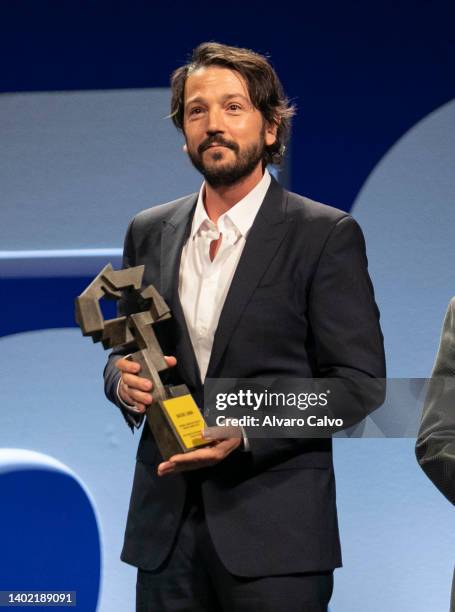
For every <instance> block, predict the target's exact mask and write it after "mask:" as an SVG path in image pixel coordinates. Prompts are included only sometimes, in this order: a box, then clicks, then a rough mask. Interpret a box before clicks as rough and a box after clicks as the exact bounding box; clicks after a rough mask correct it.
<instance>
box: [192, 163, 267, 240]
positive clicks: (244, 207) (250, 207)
mask: <svg viewBox="0 0 455 612" xmlns="http://www.w3.org/2000/svg"><path fill="white" fill-rule="evenodd" d="M271 180H272V179H271V177H270V173H269V171H268V170H267V169H265V171H264V175H263V177H262V178H261V180H260V181H259V183H258V184H257V185H256V186H255V187H254V188H253V189H252V190H251V191H250V192H249V193H247V194H246V196H245V197H244V198H242V199H241V200H240V201H239V202H237V204H234V206H233V207H232V208H230V209H229V210H228V211H227V212H225V213H224V214H222V215H221V216H220V217H219V219H218V228H220V229H221V228H223V226H224V225H225V223H226V222H227V223H228V225H232V224H233V225H235V227H236V228H237V230H238V231H239V233H240V235H242V236H246V234H247V233H248V231H249V229H250V228H251V226H252V225H253V221H254V219H255V217H256V215H257V213H258V211H259V208H260V207H261V204H262V202H263V200H264V197H265V194H266V193H267V190H268V188H269V186H270V183H271ZM204 188H205V182H204V183H202V186H201V188H200V190H199V195H198V199H197V204H196V210H195V211H194V216H193V222H192V225H191V238H194V237H195V235H196V234H197V233H198V231H199V230H200V229H201V226H203V225H204V224H206V225H207V227H213V226H214V224H213V221H211V220H210V218H209V216H208V215H207V212H206V210H205V206H204V191H205V189H204ZM229 222H230V223H229Z"/></svg>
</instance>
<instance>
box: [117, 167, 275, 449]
mask: <svg viewBox="0 0 455 612" xmlns="http://www.w3.org/2000/svg"><path fill="white" fill-rule="evenodd" d="M270 182H271V177H270V174H269V172H268V171H267V170H265V172H264V175H263V177H262V179H261V180H260V181H259V183H258V184H257V185H256V186H255V187H254V188H253V189H252V190H251V191H250V192H249V193H248V194H247V195H246V196H245V197H244V198H242V200H240V201H239V202H237V204H235V205H234V206H233V207H232V208H230V209H229V210H228V211H227V212H226V213H224V214H223V215H221V216H220V217H219V218H218V222H217V224H215V223H213V221H211V219H210V218H209V217H208V215H207V212H206V210H205V207H204V201H203V199H204V193H205V183H203V184H202V186H201V189H200V190H199V196H198V200H197V203H196V210H195V212H194V216H193V221H192V224H191V231H190V235H189V238H188V240H187V242H186V243H185V245H184V247H183V250H182V256H181V259H180V270H179V298H180V302H181V304H182V309H183V313H184V316H185V322H186V325H187V328H188V332H189V336H190V339H191V343H192V345H193V349H194V354H195V357H196V361H197V364H198V366H199V372H200V375H201V381H202V382H204V380H205V376H206V374H207V368H208V365H209V361H210V355H211V352H212V346H213V339H214V337H215V331H216V328H217V326H218V320H219V318H220V314H221V310H222V308H223V305H224V301H225V299H226V295H227V293H228V291H229V287H230V286H231V282H232V278H233V276H234V274H235V271H236V269H237V264H238V262H239V260H240V256H241V255H242V251H243V248H244V246H245V242H246V238H247V236H248V232H249V231H250V229H251V226H252V225H253V221H254V219H255V217H256V215H257V213H258V211H259V208H260V207H261V204H262V202H263V200H264V197H265V194H266V193H267V190H268V188H269V186H270ZM220 235H221V244H220V246H219V248H218V251H217V253H216V255H215V257H214V259H213V261H211V260H210V254H209V250H210V243H211V242H212V240H218V238H219V237H220ZM119 384H120V380H119ZM117 395H118V388H117ZM119 399H120V401H121V402H122V404H123V405H124V406H125V408H127V409H128V411H129V412H130V414H131V417H132V419H131V422H132V423H133V424H134V425H135V427H140V425H141V423H142V419H143V418H144V415H143V414H141V415H139V414H138V412H137V411H136V409H135V408H134V406H130V405H128V404H125V402H123V400H122V399H121V398H120V396H119ZM245 443H246V440H245Z"/></svg>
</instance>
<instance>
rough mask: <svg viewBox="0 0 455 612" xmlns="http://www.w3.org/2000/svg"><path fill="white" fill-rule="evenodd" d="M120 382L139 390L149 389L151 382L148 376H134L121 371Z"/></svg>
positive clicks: (151, 386) (151, 385)
mask: <svg viewBox="0 0 455 612" xmlns="http://www.w3.org/2000/svg"><path fill="white" fill-rule="evenodd" d="M122 384H124V385H127V386H128V388H130V389H139V390H140V391H151V390H152V388H153V384H152V383H151V381H150V380H149V379H148V378H142V376H136V375H135V374H125V373H122Z"/></svg>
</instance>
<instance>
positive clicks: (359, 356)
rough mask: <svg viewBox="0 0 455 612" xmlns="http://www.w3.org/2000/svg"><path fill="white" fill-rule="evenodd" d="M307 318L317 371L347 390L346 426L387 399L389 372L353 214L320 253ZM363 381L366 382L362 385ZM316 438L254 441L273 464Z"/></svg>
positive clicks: (341, 401)
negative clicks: (273, 458)
mask: <svg viewBox="0 0 455 612" xmlns="http://www.w3.org/2000/svg"><path fill="white" fill-rule="evenodd" d="M308 320H309V325H310V328H311V333H312V336H313V339H314V349H315V350H314V353H315V360H316V371H315V373H314V375H315V377H317V378H330V379H339V381H340V385H341V386H340V389H341V390H342V391H343V392H342V393H341V394H340V395H339V397H338V400H337V402H336V403H335V404H334V407H333V413H335V414H334V416H341V417H343V416H344V423H345V425H344V427H343V428H342V429H344V428H345V427H348V426H350V425H353V424H355V423H356V422H359V421H361V420H362V419H363V418H364V417H365V416H366V415H367V414H368V413H369V412H372V411H373V410H374V409H376V408H377V407H378V406H380V405H381V404H382V403H383V401H384V395H385V381H384V379H385V376H386V368H385V357H384V343H383V335H382V332H381V328H380V324H379V310H378V307H377V305H376V303H375V299H374V291H373V286H372V283H371V280H370V277H369V274H368V262H367V257H366V253H365V241H364V238H363V234H362V231H361V229H360V227H359V225H358V224H357V222H356V221H355V220H354V219H353V218H352V217H351V216H349V215H346V216H344V217H343V218H341V219H340V220H338V222H336V223H335V224H334V226H333V228H332V229H331V231H330V233H329V236H328V238H327V240H326V242H325V245H324V246H323V249H322V251H321V254H320V257H319V261H318V263H317V268H316V272H315V273H314V276H313V280H312V281H311V285H310V288H309V302H308ZM373 379H380V380H377V381H375V380H373ZM362 381H367V384H366V385H365V384H364V385H362ZM337 388H338V387H337ZM331 410H332V408H331ZM314 442H315V440H314V439H309V438H292V439H289V438H288V439H285V438H283V439H280V440H275V439H274V440H270V439H264V438H263V439H259V438H250V439H249V443H250V448H251V452H252V454H253V456H254V460H255V462H258V463H261V462H263V461H266V462H267V463H269V462H270V459H271V458H272V456H273V455H274V454H275V458H276V459H278V460H280V459H279V458H280V457H281V458H283V457H285V456H286V455H289V454H290V453H291V454H301V453H304V452H305V451H306V450H309V449H311V448H313V447H314ZM327 442H328V440H327Z"/></svg>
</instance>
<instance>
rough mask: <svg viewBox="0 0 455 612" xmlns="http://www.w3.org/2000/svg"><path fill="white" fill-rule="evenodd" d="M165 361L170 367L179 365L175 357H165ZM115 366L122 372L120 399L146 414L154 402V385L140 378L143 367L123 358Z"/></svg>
mask: <svg viewBox="0 0 455 612" xmlns="http://www.w3.org/2000/svg"><path fill="white" fill-rule="evenodd" d="M165 360H166V363H167V365H168V366H169V367H173V366H175V365H176V363H177V360H176V358H175V357H165ZM115 365H116V367H117V368H118V369H119V370H120V372H121V379H120V385H119V395H120V397H121V398H122V400H123V401H124V402H125V403H126V404H130V405H131V406H136V408H137V411H138V412H140V413H144V412H145V407H146V406H148V405H149V404H151V403H152V402H153V396H152V393H151V392H152V390H153V383H152V382H151V381H150V380H148V379H147V378H142V377H141V376H138V374H139V372H140V371H141V366H140V365H139V364H138V363H136V362H134V361H130V360H129V359H126V358H125V357H122V358H121V359H119V360H118V361H116V362H115Z"/></svg>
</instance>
